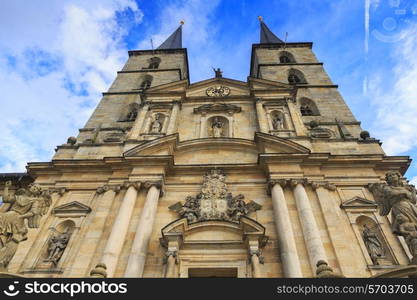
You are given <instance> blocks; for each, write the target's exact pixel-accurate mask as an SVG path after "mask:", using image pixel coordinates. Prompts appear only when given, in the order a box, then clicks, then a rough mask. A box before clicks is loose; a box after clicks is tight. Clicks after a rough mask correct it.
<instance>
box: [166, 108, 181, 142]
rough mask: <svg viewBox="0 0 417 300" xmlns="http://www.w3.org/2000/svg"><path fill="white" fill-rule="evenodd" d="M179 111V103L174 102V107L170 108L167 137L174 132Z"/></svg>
mask: <svg viewBox="0 0 417 300" xmlns="http://www.w3.org/2000/svg"><path fill="white" fill-rule="evenodd" d="M179 110H180V102H179V101H174V106H173V107H172V111H171V117H170V118H169V123H168V129H167V135H168V134H173V133H174V132H175V127H176V125H177V116H178V112H179Z"/></svg>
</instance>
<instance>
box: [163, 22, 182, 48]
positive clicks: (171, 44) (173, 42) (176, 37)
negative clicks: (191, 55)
mask: <svg viewBox="0 0 417 300" xmlns="http://www.w3.org/2000/svg"><path fill="white" fill-rule="evenodd" d="M183 24H184V21H181V22H180V26H179V27H178V28H177V30H175V31H174V33H173V34H171V35H170V36H169V37H168V38H167V39H166V40H165V42H163V43H162V44H161V45H160V46H159V47H158V48H157V49H179V48H182V25H183Z"/></svg>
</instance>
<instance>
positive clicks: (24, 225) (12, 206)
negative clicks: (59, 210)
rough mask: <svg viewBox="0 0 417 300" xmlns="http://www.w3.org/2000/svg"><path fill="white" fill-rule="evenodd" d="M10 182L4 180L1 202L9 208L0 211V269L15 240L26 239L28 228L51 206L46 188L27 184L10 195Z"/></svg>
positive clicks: (4, 267) (15, 245)
mask: <svg viewBox="0 0 417 300" xmlns="http://www.w3.org/2000/svg"><path fill="white" fill-rule="evenodd" d="M11 184H12V183H11V182H10V181H8V182H6V184H5V187H4V193H3V202H4V204H3V205H9V207H8V208H7V210H6V211H4V212H0V271H7V266H8V265H9V262H10V261H11V260H12V258H13V256H14V255H15V253H16V251H17V248H18V246H19V243H20V242H23V241H25V240H27V234H28V228H38V227H39V222H40V219H41V217H42V215H44V214H46V212H47V211H48V208H49V206H50V205H51V191H50V190H45V189H42V188H41V187H40V186H39V185H36V184H31V185H29V186H28V187H27V188H20V189H18V190H17V191H16V192H15V194H14V195H12V194H10V192H9V187H10V186H11ZM25 220H27V222H26V221H25Z"/></svg>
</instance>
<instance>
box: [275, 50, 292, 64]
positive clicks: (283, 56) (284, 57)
mask: <svg viewBox="0 0 417 300" xmlns="http://www.w3.org/2000/svg"><path fill="white" fill-rule="evenodd" d="M279 62H280V63H282V64H288V63H295V59H294V56H293V55H292V54H291V53H290V52H288V51H281V52H280V54H279Z"/></svg>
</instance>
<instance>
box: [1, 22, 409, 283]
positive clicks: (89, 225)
mask: <svg viewBox="0 0 417 300" xmlns="http://www.w3.org/2000/svg"><path fill="white" fill-rule="evenodd" d="M182 26H183V25H182V24H181V25H180V26H179V28H178V29H177V30H176V31H175V32H174V33H173V34H172V35H171V36H170V37H169V38H168V39H167V40H166V41H165V42H164V43H162V44H161V45H160V46H159V47H158V48H157V49H154V50H133V51H129V58H128V60H127V62H126V64H125V65H124V67H123V69H122V70H120V71H119V72H118V73H117V77H116V79H115V81H114V82H113V84H112V85H111V87H110V88H109V90H108V91H107V92H105V93H103V98H102V99H101V101H100V103H99V104H98V106H97V108H96V109H95V111H94V113H93V114H92V116H91V117H90V119H89V120H88V122H87V123H86V125H85V126H84V128H81V129H80V130H79V134H78V136H77V137H70V138H68V141H67V143H65V144H63V145H60V146H57V148H56V153H55V155H54V156H53V158H52V160H51V161H48V162H30V163H28V165H27V173H13V174H12V173H3V174H0V195H1V196H2V199H3V200H2V201H3V204H2V205H1V206H0V277H1V276H2V277H10V276H11V277H109V278H110V277H136V278H140V277H239V278H245V277H407V276H415V274H416V270H417V267H416V266H415V264H416V257H417V256H416V253H417V208H416V206H415V202H416V193H415V189H414V187H413V186H412V185H410V184H408V182H407V181H406V180H405V179H404V178H403V177H402V175H403V174H404V173H405V172H406V170H407V168H408V166H409V165H410V162H411V160H410V158H409V157H407V156H387V155H385V153H384V151H383V150H382V148H381V142H380V141H379V140H377V139H375V138H372V137H371V136H370V134H369V133H368V132H367V131H364V130H363V129H362V128H361V126H360V122H359V121H358V120H356V119H355V117H354V116H353V114H352V112H351V111H350V109H349V107H348V106H347V105H346V103H345V101H344V100H343V98H342V96H341V95H340V93H339V92H338V86H337V85H336V84H334V83H333V82H332V81H331V79H330V78H329V76H328V74H327V73H326V71H325V70H324V68H323V63H322V62H320V61H318V60H317V58H316V56H315V55H314V52H313V51H312V46H313V44H312V43H311V42H286V41H283V40H281V39H280V38H279V37H277V36H276V35H275V34H274V33H273V32H272V31H271V30H270V29H269V28H268V27H267V25H266V24H265V23H264V22H263V20H262V19H261V18H260V41H259V43H256V44H253V45H252V53H251V60H250V69H249V74H248V77H247V81H240V80H235V79H231V78H227V77H226V76H223V74H222V71H221V69H220V68H218V69H215V70H214V72H213V76H214V77H213V78H209V79H206V80H203V81H200V82H195V83H190V80H189V65H188V59H187V49H186V48H183V47H182ZM192 67H195V68H196V67H198V66H192ZM11 155H12V153H11Z"/></svg>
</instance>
